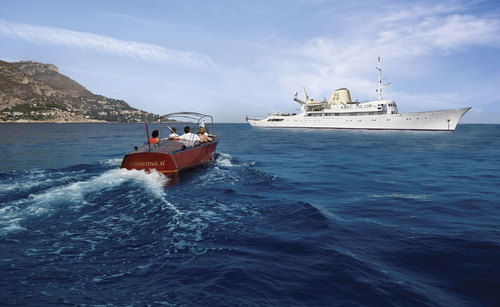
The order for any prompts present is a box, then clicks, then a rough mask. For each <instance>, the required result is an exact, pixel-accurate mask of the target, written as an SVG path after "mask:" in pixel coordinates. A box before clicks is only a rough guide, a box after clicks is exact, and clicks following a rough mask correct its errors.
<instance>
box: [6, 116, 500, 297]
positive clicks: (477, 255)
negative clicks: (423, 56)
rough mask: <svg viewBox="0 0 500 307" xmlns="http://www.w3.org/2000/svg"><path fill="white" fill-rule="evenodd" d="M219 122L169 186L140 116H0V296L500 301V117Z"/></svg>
mask: <svg viewBox="0 0 500 307" xmlns="http://www.w3.org/2000/svg"><path fill="white" fill-rule="evenodd" d="M155 128H157V126H155V125H150V127H149V131H150V132H151V131H152V129H155ZM178 130H182V127H181V125H179V127H178ZM211 132H215V133H219V134H220V136H221V141H220V143H219V146H218V154H217V156H216V160H215V162H214V163H213V164H210V165H207V166H204V167H201V168H199V169H196V170H192V171H189V172H186V173H184V174H181V176H180V178H179V183H178V184H176V185H170V186H169V185H167V184H166V183H167V179H166V178H164V177H163V176H162V175H161V174H159V173H156V172H152V173H150V174H146V173H144V172H142V171H137V170H131V171H130V170H124V169H120V168H119V166H120V162H121V159H122V157H123V155H124V154H125V153H126V152H128V151H130V150H132V148H133V146H136V145H138V146H141V145H142V144H143V143H144V142H145V141H146V132H145V129H144V125H141V124H1V125H0V305H2V306H11V305H40V306H45V305H86V304H88V305H119V306H123V305H137V306H142V305H167V306H193V305H195V306H196V305H205V306H297V305H298V306H332V305H333V306H335V305H380V306H390V305H394V306H401V305H431V306H488V305H489V306H494V305H499V304H500V294H499V293H500V125H459V126H458V127H457V130H456V131H455V132H394V131H393V132H383V131H336V130H307V129H255V128H251V127H250V126H249V125H246V124H219V125H216V126H215V129H214V131H211ZM167 133H168V132H167V131H165V130H162V131H161V132H160V137H161V136H165V135H166V134H167Z"/></svg>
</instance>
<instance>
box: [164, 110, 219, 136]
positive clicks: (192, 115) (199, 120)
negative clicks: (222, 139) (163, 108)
mask: <svg viewBox="0 0 500 307" xmlns="http://www.w3.org/2000/svg"><path fill="white" fill-rule="evenodd" d="M161 118H162V119H163V120H174V121H177V122H181V123H196V124H197V125H198V126H200V127H205V120H207V121H209V123H207V124H210V133H212V134H213V133H214V119H213V117H212V116H211V115H207V114H202V113H196V112H174V113H168V114H165V115H163V116H162V117H161Z"/></svg>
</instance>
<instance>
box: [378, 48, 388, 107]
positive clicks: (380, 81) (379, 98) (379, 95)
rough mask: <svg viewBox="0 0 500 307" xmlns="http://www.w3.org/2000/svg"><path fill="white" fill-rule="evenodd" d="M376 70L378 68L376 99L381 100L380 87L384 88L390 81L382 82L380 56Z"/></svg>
mask: <svg viewBox="0 0 500 307" xmlns="http://www.w3.org/2000/svg"><path fill="white" fill-rule="evenodd" d="M377 70H378V90H377V92H378V100H382V89H383V88H386V87H387V86H388V85H389V84H391V83H390V82H389V83H386V84H382V80H384V79H385V77H382V68H381V67H380V57H378V66H377Z"/></svg>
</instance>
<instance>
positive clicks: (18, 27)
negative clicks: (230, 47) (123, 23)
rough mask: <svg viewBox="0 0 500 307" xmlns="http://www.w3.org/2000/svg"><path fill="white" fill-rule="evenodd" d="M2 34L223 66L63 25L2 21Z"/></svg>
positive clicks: (186, 64) (164, 61) (192, 65)
mask: <svg viewBox="0 0 500 307" xmlns="http://www.w3.org/2000/svg"><path fill="white" fill-rule="evenodd" d="M0 35H4V36H7V37H10V38H14V39H22V40H25V41H29V42H33V43H37V44H47V45H60V46H65V47H70V48H80V49H84V50H91V51H95V52H100V53H106V54H109V55H113V56H125V57H130V58H135V59H140V60H143V61H146V62H155V63H162V64H166V65H173V66H180V67H185V68H189V69H194V70H205V71H208V70H215V71H219V70H220V69H221V67H220V65H219V64H217V63H216V62H215V61H214V60H212V59H211V58H210V57H208V56H206V55H203V54H200V53H196V52H191V51H178V50H171V49H167V48H164V47H160V46H156V45H150V44H143V43H138V42H133V41H123V40H118V39H114V38H111V37H106V36H102V35H97V34H93V33H86V32H76V31H70V30H66V29H61V28H53V27H43V26H32V25H25V24H14V23H10V22H6V21H3V20H0Z"/></svg>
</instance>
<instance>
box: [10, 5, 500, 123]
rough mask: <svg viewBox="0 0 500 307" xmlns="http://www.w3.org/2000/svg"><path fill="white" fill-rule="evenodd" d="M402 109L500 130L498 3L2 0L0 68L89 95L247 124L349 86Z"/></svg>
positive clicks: (359, 96) (360, 95)
mask: <svg viewBox="0 0 500 307" xmlns="http://www.w3.org/2000/svg"><path fill="white" fill-rule="evenodd" d="M378 57H381V65H382V69H383V75H384V76H385V79H384V82H390V85H389V86H388V87H387V88H386V89H384V91H383V98H384V99H392V100H394V101H395V102H396V103H397V105H398V109H399V111H400V113H404V112H417V111H430V110H442V109H451V108H462V107H469V106H470V107H472V109H471V110H470V111H469V112H468V113H467V114H466V115H465V116H464V118H463V119H462V122H463V123H500V2H498V1H497V0H492V1H474V0H472V1H470V0H469V1H461V0H450V1H446V0H445V1H435V0H431V1H418V0H417V1H399V0H378V1H367V0H348V1H342V0H341V1H333V0H332V1H327V0H269V1H266V0H216V1H204V0H200V1H194V0H193V1H191V0H184V1H180V0H179V1H166V0H165V1H160V0H143V1H129V0H119V1H113V0H109V1H93V0H86V1H76V0H60V1H58V0H46V1H44V0H38V1H26V0H0V60H3V61H7V62H15V61H23V60H32V61H37V62H42V63H51V64H54V65H56V66H57V67H58V68H59V72H60V73H62V74H64V75H66V76H68V77H70V78H72V79H73V80H75V81H77V82H79V83H80V84H82V85H83V86H85V87H86V88H87V89H88V90H90V91H92V92H93V93H95V94H99V95H104V96H107V97H110V98H115V99H123V100H125V101H126V102H127V103H129V104H130V105H131V106H132V107H135V108H138V109H141V110H144V111H148V112H153V113H156V114H166V113H170V112H179V111H193V112H201V113H207V114H211V115H213V116H214V119H215V121H217V122H244V120H245V117H246V116H247V115H248V116H249V117H252V116H256V115H267V114H269V113H270V112H272V111H281V112H296V111H297V110H298V109H299V105H298V104H297V103H296V102H294V101H293V95H294V92H298V93H299V97H303V90H302V87H305V88H306V90H307V93H308V95H309V97H310V98H315V99H323V98H325V97H326V98H328V97H329V96H330V95H331V93H332V92H333V91H334V90H335V89H338V88H348V89H349V90H350V93H351V98H352V99H353V100H358V101H366V100H376V99H377V93H376V91H375V90H376V88H377V78H378V72H377V70H376V68H375V67H376V66H377V58H378Z"/></svg>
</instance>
